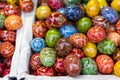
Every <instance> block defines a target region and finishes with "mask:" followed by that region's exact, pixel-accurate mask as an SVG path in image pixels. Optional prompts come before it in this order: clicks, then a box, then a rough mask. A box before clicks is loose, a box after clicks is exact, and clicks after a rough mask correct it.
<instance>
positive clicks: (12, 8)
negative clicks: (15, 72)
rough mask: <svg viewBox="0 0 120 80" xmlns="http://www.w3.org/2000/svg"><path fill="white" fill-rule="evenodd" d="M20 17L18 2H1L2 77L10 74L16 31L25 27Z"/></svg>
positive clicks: (0, 0)
mask: <svg viewBox="0 0 120 80" xmlns="http://www.w3.org/2000/svg"><path fill="white" fill-rule="evenodd" d="M22 1H23V0H22ZM20 16H21V8H20V6H19V5H18V0H0V77H4V76H6V75H7V74H9V73H10V67H11V61H12V56H13V54H14V51H15V42H16V31H17V30H18V29H20V28H21V27H22V25H23V22H22V18H21V17H20Z"/></svg>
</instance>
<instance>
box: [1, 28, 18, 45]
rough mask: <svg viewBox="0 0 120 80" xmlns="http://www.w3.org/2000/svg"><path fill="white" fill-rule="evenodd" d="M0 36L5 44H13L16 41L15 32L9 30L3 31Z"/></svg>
mask: <svg viewBox="0 0 120 80" xmlns="http://www.w3.org/2000/svg"><path fill="white" fill-rule="evenodd" d="M0 35H1V39H2V40H3V41H5V42H7V41H8V42H12V43H15V41H16V32H14V31H10V30H3V31H2V33H1V34H0Z"/></svg>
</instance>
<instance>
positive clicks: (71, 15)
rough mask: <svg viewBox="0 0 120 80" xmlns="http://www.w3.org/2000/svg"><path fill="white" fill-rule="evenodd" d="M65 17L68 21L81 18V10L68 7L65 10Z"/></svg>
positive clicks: (75, 7) (71, 6)
mask: <svg viewBox="0 0 120 80" xmlns="http://www.w3.org/2000/svg"><path fill="white" fill-rule="evenodd" d="M65 15H66V17H67V18H68V19H69V20H72V21H76V20H78V19H80V18H81V17H82V15H83V14H82V9H81V8H80V7H79V6H76V5H69V6H66V8H65Z"/></svg>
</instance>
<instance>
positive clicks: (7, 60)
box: [3, 58, 12, 68]
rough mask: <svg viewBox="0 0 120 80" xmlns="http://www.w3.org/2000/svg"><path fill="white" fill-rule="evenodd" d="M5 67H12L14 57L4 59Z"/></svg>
mask: <svg viewBox="0 0 120 80" xmlns="http://www.w3.org/2000/svg"><path fill="white" fill-rule="evenodd" d="M3 63H4V67H5V68H10V66H11V63H12V58H6V59H4V62H3Z"/></svg>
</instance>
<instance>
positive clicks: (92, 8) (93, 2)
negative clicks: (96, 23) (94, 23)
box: [86, 0, 100, 18]
mask: <svg viewBox="0 0 120 80" xmlns="http://www.w3.org/2000/svg"><path fill="white" fill-rule="evenodd" d="M99 12H100V6H99V2H98V0H89V2H88V3H87V5H86V13H87V15H88V16H89V17H91V18H93V17H95V16H97V15H98V14H99Z"/></svg>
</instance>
